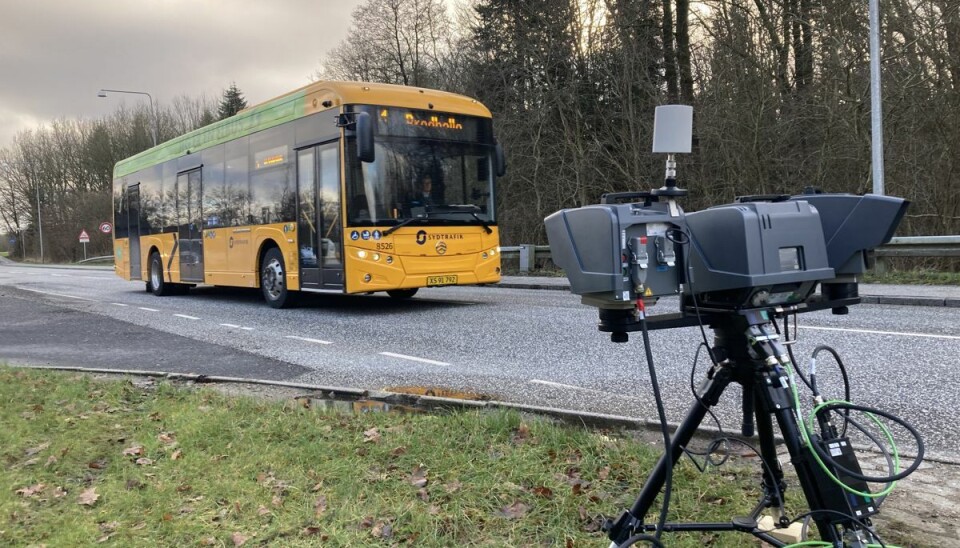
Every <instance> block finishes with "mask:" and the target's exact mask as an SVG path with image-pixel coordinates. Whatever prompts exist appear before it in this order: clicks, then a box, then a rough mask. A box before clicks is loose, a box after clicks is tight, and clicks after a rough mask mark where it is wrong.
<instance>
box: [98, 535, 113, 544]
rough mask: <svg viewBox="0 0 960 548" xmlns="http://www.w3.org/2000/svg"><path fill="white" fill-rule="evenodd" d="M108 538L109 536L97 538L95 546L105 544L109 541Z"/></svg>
mask: <svg viewBox="0 0 960 548" xmlns="http://www.w3.org/2000/svg"><path fill="white" fill-rule="evenodd" d="M110 536H111V535H103V536H102V537H100V538H98V539H97V544H103V543H104V542H107V541H108V540H110Z"/></svg>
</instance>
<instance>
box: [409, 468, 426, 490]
mask: <svg viewBox="0 0 960 548" xmlns="http://www.w3.org/2000/svg"><path fill="white" fill-rule="evenodd" d="M410 484H411V485H413V486H414V487H418V488H422V487H426V486H427V467H426V466H424V465H423V464H420V465H418V466H417V467H416V468H414V469H413V473H412V474H410Z"/></svg>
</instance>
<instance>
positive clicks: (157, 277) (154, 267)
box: [147, 251, 174, 297]
mask: <svg viewBox="0 0 960 548" xmlns="http://www.w3.org/2000/svg"><path fill="white" fill-rule="evenodd" d="M149 277H150V278H149V280H148V281H147V284H148V285H149V286H150V292H151V293H153V294H154V295H156V296H157V297H166V296H167V295H173V293H174V287H173V285H174V284H172V283H170V282H166V281H164V279H163V259H161V258H160V254H159V253H157V252H156V251H154V252H153V253H151V254H150V271H149Z"/></svg>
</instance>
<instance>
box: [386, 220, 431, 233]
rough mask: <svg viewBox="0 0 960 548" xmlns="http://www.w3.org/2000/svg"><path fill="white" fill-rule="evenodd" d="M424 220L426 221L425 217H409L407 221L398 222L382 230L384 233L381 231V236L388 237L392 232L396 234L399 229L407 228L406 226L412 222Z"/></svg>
mask: <svg viewBox="0 0 960 548" xmlns="http://www.w3.org/2000/svg"><path fill="white" fill-rule="evenodd" d="M425 220H427V217H426V216H423V217H410V218H409V219H404V220H402V221H400V222H399V223H397V224H395V225H393V226H391V227H390V228H388V229H386V230H384V231H383V235H384V236H389V235H391V234H393V233H394V232H396V231H397V230H399V229H401V228H403V227H405V226H407V225H408V224H410V223H412V222H414V221H425Z"/></svg>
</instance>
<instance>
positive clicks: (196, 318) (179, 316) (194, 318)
mask: <svg viewBox="0 0 960 548" xmlns="http://www.w3.org/2000/svg"><path fill="white" fill-rule="evenodd" d="M174 316H176V317H178V318H186V319H188V320H199V319H200V318H198V317H196V316H187V315H186V314H174Z"/></svg>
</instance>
